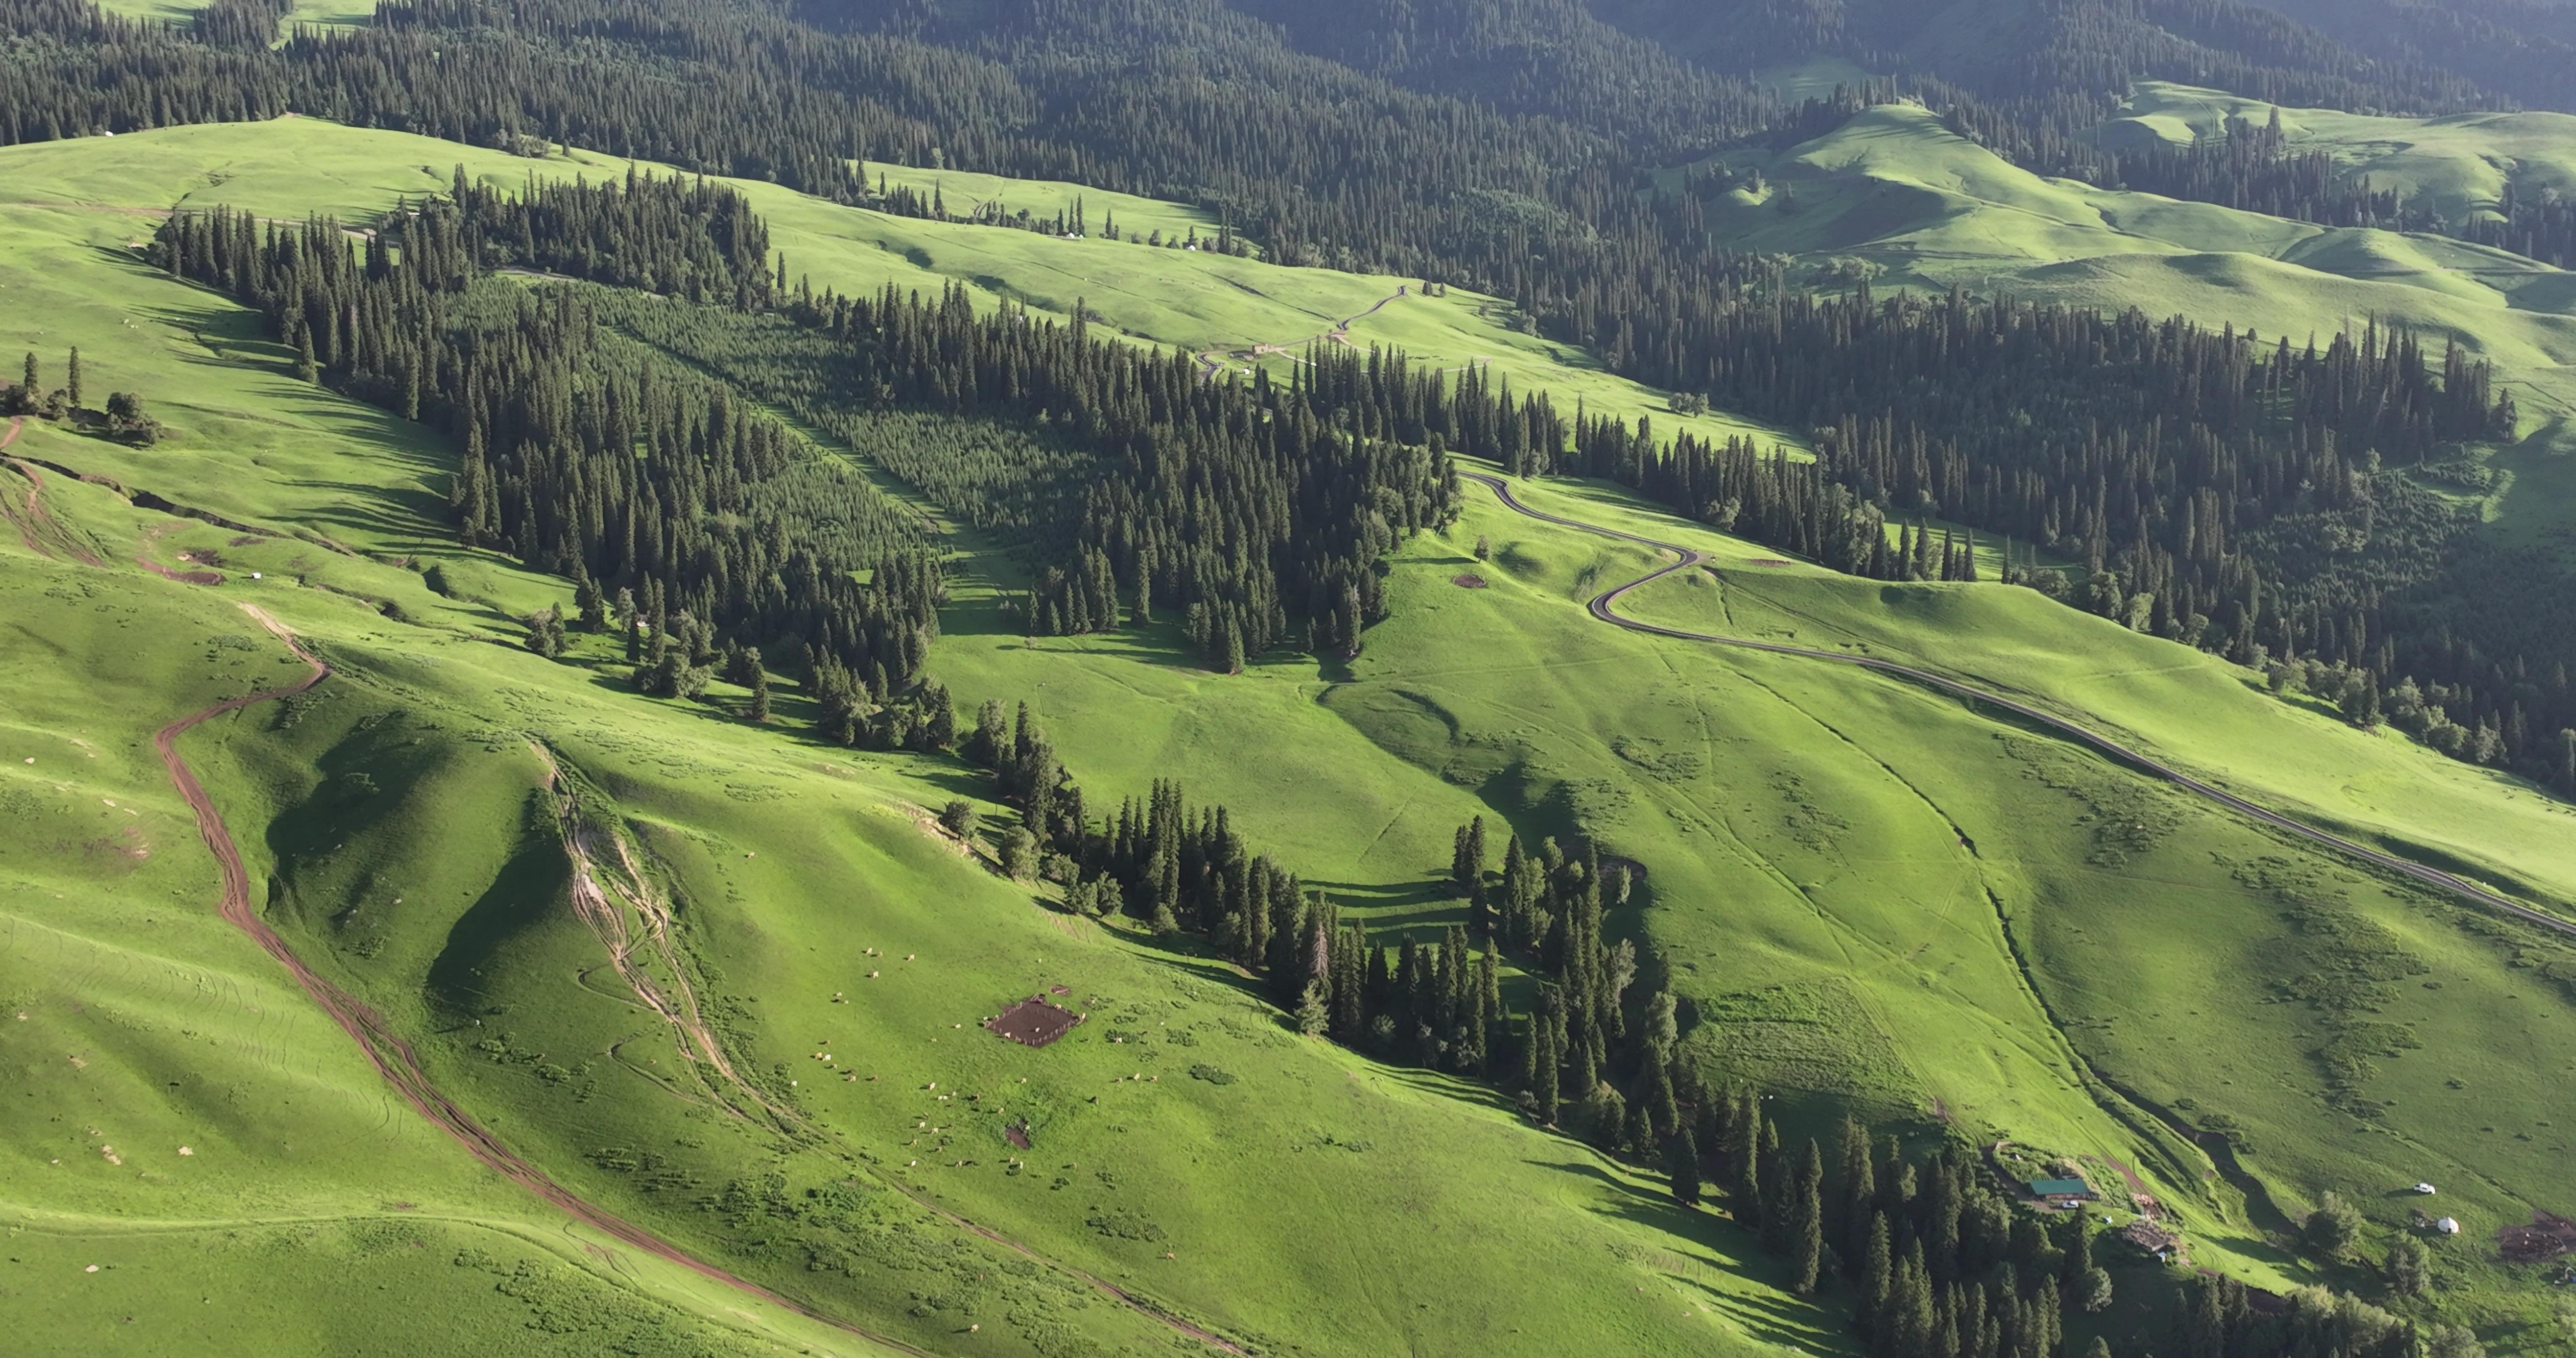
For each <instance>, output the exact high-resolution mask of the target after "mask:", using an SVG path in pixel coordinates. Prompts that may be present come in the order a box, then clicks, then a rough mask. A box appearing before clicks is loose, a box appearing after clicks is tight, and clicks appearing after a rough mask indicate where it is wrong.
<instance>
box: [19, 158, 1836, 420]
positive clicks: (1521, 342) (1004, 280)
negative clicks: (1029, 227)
mask: <svg viewBox="0 0 2576 1358" xmlns="http://www.w3.org/2000/svg"><path fill="white" fill-rule="evenodd" d="M9 155H10V162H9V163H10V165H11V168H12V170H13V174H12V176H11V181H10V182H9V183H6V184H0V203H8V202H13V201H14V202H42V203H49V204H63V205H74V204H77V205H80V206H81V207H82V208H84V209H91V208H97V207H140V208H154V209H161V208H169V207H173V206H180V207H190V206H194V207H204V206H212V205H214V204H217V203H222V204H226V205H229V206H232V207H237V208H243V209H247V210H249V211H252V212H256V213H261V214H267V215H275V216H281V217H301V216H302V215H304V214H305V213H308V212H329V213H334V214H337V215H339V216H341V217H342V218H344V219H349V220H358V219H363V218H366V217H372V216H373V215H375V214H377V213H380V212H383V211H386V210H387V209H389V208H391V207H392V206H393V205H394V203H395V202H396V201H397V200H398V199H399V198H401V197H402V196H405V195H410V196H415V197H417V196H422V195H426V194H431V193H436V192H440V191H443V190H444V189H445V188H446V187H447V186H448V184H449V183H450V182H451V180H452V178H453V175H454V172H455V168H456V167H457V166H458V165H460V164H461V165H463V166H465V167H466V170H467V173H468V174H469V175H471V176H473V177H475V178H476V179H479V180H483V181H488V182H493V183H497V184H501V185H503V186H508V187H515V186H516V185H518V184H521V183H523V182H525V180H526V179H527V177H528V176H529V175H540V176H558V177H565V178H569V177H571V176H573V175H576V174H584V175H588V176H590V177H592V178H594V179H596V178H599V177H602V176H606V175H622V174H624V173H625V172H626V169H627V167H628V162H626V161H623V160H617V159H613V158H610V157H606V156H600V155H596V154H593V153H590V152H586V151H582V150H579V149H578V148H576V149H574V150H573V151H572V152H571V153H570V154H569V155H564V156H556V157H552V158H548V159H544V160H536V159H526V158H520V157H515V156H511V155H508V154H505V153H503V152H499V151H490V150H483V149H479V148H473V147H466V146H460V145H457V144H454V143H450V142H441V141H435V140H432V139H430V138H426V137H417V136H412V135H409V134H406V133H398V132H382V131H373V130H365V129H356V128H346V127H339V126H336V125H333V124H329V123H324V122H320V121H318V120H314V119H308V118H291V117H290V118H281V119H277V120H275V121H272V122H267V123H250V124H222V125H213V126H197V127H173V128H161V129H155V130H153V131H149V132H143V133H137V134H133V135H129V136H125V137H119V138H116V139H114V141H113V144H112V145H111V144H105V143H104V142H103V141H101V140H82V141H70V142H53V143H47V144H43V145H35V146H25V147H13V148H10V151H9ZM645 168H647V169H650V168H653V167H650V166H647V167H645ZM878 168H879V167H875V166H871V167H870V169H871V171H872V175H871V177H872V178H873V172H874V171H875V170H876V169H878ZM883 169H884V172H885V173H886V174H887V176H888V177H889V179H890V181H893V182H904V183H909V184H911V185H913V186H914V187H915V188H919V189H923V190H925V191H926V190H927V189H928V188H929V187H930V186H931V185H933V184H938V185H941V186H943V187H944V188H953V190H954V191H955V192H956V193H957V194H958V195H959V196H960V197H961V198H972V197H974V196H976V195H977V193H978V191H979V190H981V191H985V192H988V193H989V194H991V195H995V196H1000V197H1003V198H1004V199H1005V200H1006V201H1007V202H1009V203H1011V204H1012V205H1014V206H1026V207H1029V208H1030V209H1031V210H1032V211H1035V210H1037V209H1039V208H1040V207H1041V206H1043V207H1044V208H1045V209H1046V210H1047V211H1048V212H1049V213H1052V212H1053V211H1054V209H1055V208H1056V207H1059V206H1067V205H1069V202H1070V197H1071V196H1072V194H1073V193H1075V192H1076V191H1077V190H1078V192H1079V193H1080V194H1081V196H1082V197H1083V199H1084V202H1085V204H1086V210H1088V211H1102V210H1111V211H1115V212H1116V214H1117V215H1118V217H1119V219H1120V230H1121V231H1122V232H1124V231H1127V230H1129V229H1131V226H1130V222H1131V217H1132V226H1133V228H1136V229H1145V228H1150V227H1151V226H1153V225H1157V224H1159V225H1161V226H1162V227H1163V228H1164V230H1165V232H1166V234H1167V235H1168V234H1170V232H1171V230H1172V228H1174V227H1175V226H1185V224H1195V225H1196V226H1197V227H1198V229H1199V230H1200V231H1201V232H1202V233H1203V234H1213V232H1214V230H1215V223H1214V222H1213V221H1211V220H1208V219H1206V218H1205V217H1204V216H1202V215H1198V214H1193V213H1191V212H1189V211H1188V210H1186V209H1182V208H1178V207H1174V206H1170V205H1164V206H1162V207H1161V208H1159V209H1155V210H1148V209H1144V208H1142V207H1139V206H1135V205H1136V204H1141V203H1143V202H1144V201H1145V200H1130V199H1126V198H1123V197H1121V196H1119V195H1110V194H1097V193H1095V192H1094V191H1092V190H1088V189H1078V186H1072V185H1057V184H1053V183H1047V182H1037V181H1007V183H1008V184H1010V185H1011V187H1009V188H1008V189H1005V188H1004V184H1005V183H1006V181H1002V180H998V179H994V178H992V177H990V176H972V175H963V174H959V173H956V172H953V171H929V170H907V169H904V168H902V167H899V166H889V167H883ZM665 172H666V173H667V171H665ZM728 182H731V183H732V184H733V186H734V187H735V188H737V189H739V190H740V191H741V192H742V193H743V194H744V195H745V196H746V197H748V198H749V199H750V200H751V201H752V203H753V205H754V206H755V207H756V208H757V209H758V210H759V211H760V213H761V214H762V215H763V216H764V217H766V218H767V219H768V221H769V224H770V228H771V231H770V239H771V243H772V244H773V245H774V246H775V247H776V248H777V249H778V251H779V252H780V253H781V254H783V255H784V256H785V257H786V262H787V266H788V270H789V273H790V276H791V277H793V278H797V279H802V280H807V281H810V282H811V283H812V285H813V286H814V287H816V288H824V287H831V288H837V289H839V290H841V291H842V292H844V293H873V292H875V291H877V290H879V289H881V288H883V287H886V286H887V285H889V284H891V285H893V286H894V287H897V288H900V289H906V290H919V291H922V292H925V293H936V292H937V291H938V290H939V289H941V288H944V287H947V286H949V285H950V284H952V283H957V284H963V285H965V286H966V287H967V288H968V290H969V292H970V294H971V295H972V296H973V297H974V298H975V301H976V303H977V305H978V306H981V307H990V306H999V305H1002V304H1003V303H1004V302H1005V301H1008V302H1010V303H1014V304H1017V305H1022V306H1027V307H1029V308H1032V309H1034V310H1038V311H1044V312H1053V313H1055V314H1058V315H1070V314H1071V313H1072V311H1073V309H1074V308H1075V307H1076V306H1077V305H1081V306H1085V307H1088V308H1089V309H1090V311H1091V313H1092V315H1093V316H1094V317H1096V318H1097V319H1098V321H1099V322H1100V323H1102V324H1104V325H1106V326H1108V327H1109V328H1111V329H1113V330H1116V331H1119V332H1122V333H1125V334H1127V335H1130V336H1133V337H1135V338H1137V339H1138V340H1141V341H1146V342H1150V343H1154V344H1160V345H1168V346H1174V347H1178V348H1183V349H1187V350H1189V351H1191V352H1193V353H1206V354H1209V355H1210V356H1211V359H1212V360H1215V361H1222V362H1226V363H1228V364H1229V365H1230V366H1234V367H1237V368H1242V367H1244V366H1246V365H1247V364H1249V363H1252V362H1260V363H1264V364H1267V365H1268V366H1270V367H1271V368H1272V369H1273V370H1274V375H1277V376H1283V377H1284V376H1285V375H1286V370H1287V367H1288V365H1289V364H1291V363H1293V362H1294V361H1295V358H1294V355H1295V353H1296V352H1298V351H1301V350H1302V349H1303V348H1304V347H1305V346H1306V345H1307V344H1309V343H1310V342H1324V341H1325V340H1326V337H1327V336H1328V335H1330V334H1331V333H1332V332H1333V331H1334V330H1335V328H1336V327H1337V326H1338V325H1340V323H1341V322H1343V321H1344V320H1347V319H1350V318H1353V317H1358V316H1360V315H1361V313H1363V312H1368V311H1369V310H1370V308H1372V307H1374V306H1377V304H1378V303H1380V302H1382V301H1384V302H1386V305H1385V306H1384V307H1383V308H1381V309H1379V310H1377V311H1376V312H1375V313H1374V314H1371V315H1369V316H1367V317H1366V318H1365V319H1363V320H1360V321H1358V322H1357V323H1356V324H1354V325H1352V326H1351V327H1350V329H1349V332H1348V336H1349V342H1350V343H1352V344H1355V345H1360V346H1363V347H1364V346H1367V345H1371V344H1379V345H1387V346H1393V347H1400V348H1402V349H1404V350H1405V351H1407V352H1408V353H1410V354H1411V355H1412V356H1413V357H1415V358H1416V359H1418V360H1421V361H1423V362H1425V363H1428V364H1432V365H1434V366H1437V367H1442V368H1451V369H1464V368H1467V367H1469V366H1482V367H1484V368H1485V369H1486V370H1487V371H1488V373H1489V374H1490V375H1491V376H1493V377H1496V378H1501V379H1507V380H1509V381H1510V382H1511V384H1512V385H1513V387H1514V388H1516V389H1520V390H1528V389H1532V388H1536V387H1545V388H1546V389H1548V390H1549V391H1550V392H1551V393H1553V394H1554V396H1555V399H1556V400H1557V401H1558V402H1559V403H1560V404H1561V405H1564V406H1566V407H1568V408H1570V407H1571V406H1572V405H1573V404H1574V402H1575V401H1576V400H1578V399H1580V400H1582V401H1584V402H1585V403H1587V405H1588V407H1589V408H1590V409H1591V410H1592V411H1594V412H1595V413H1601V412H1614V413H1617V414H1619V415H1621V416H1623V417H1624V418H1629V419H1635V418H1637V417H1639V416H1650V417H1652V418H1653V419H1654V421H1655V424H1656V427H1657V428H1658V429H1659V430H1663V431H1664V432H1666V433H1672V432H1676V431H1679V430H1683V429H1688V430H1691V431H1693V432H1695V433H1697V434H1699V435H1700V436H1701V437H1703V438H1709V439H1724V438H1725V437H1727V436H1728V435H1730V434H1740V435H1745V436H1749V437H1754V438H1756V439H1758V440H1760V441H1762V442H1764V443H1765V444H1768V443H1771V442H1781V443H1785V444H1788V445H1790V446H1793V447H1794V446H1797V445H1798V444H1799V442H1800V440H1799V439H1798V438H1797V437H1796V436H1794V435H1792V434H1790V433H1788V432H1786V431H1781V430H1773V429H1768V428H1763V427H1760V426H1755V425H1751V424H1747V423H1745V422H1743V421H1741V420H1738V419H1734V418H1732V417H1729V416H1726V415H1723V414H1707V415H1696V416H1682V415H1677V414H1674V413H1672V412H1671V411H1670V410H1669V409H1668V408H1667V406H1666V400H1665V397H1666V394H1665V393H1661V392H1656V391H1650V390H1648V389H1646V388H1644V387H1641V386H1639V385H1638V384H1636V383H1634V382H1630V381H1627V380H1626V379H1624V378H1620V377H1617V376H1615V375H1613V374H1611V373H1608V372H1605V371H1603V370H1602V369H1601V367H1600V365H1599V363H1598V362H1597V361H1595V360H1593V359H1592V358H1590V357H1589V356H1588V355H1585V354H1584V353H1583V352H1582V351H1580V350H1578V349H1576V348H1573V347H1572V346H1568V345H1563V344H1558V343H1555V342H1552V341H1549V340H1546V339H1542V338H1541V337H1539V336H1536V335H1528V334H1523V333H1521V332H1520V330H1519V329H1518V328H1517V321H1518V318H1517V316H1516V315H1514V314H1512V311H1511V308H1510V306H1509V304H1508V303H1505V302H1503V301H1501V300H1499V299H1496V298H1492V297H1486V296H1483V295H1481V294H1475V293H1470V292H1467V291H1465V290H1463V289H1453V290H1451V291H1450V292H1449V293H1448V294H1447V295H1445V296H1441V297H1428V296H1424V295H1422V291H1421V285H1420V283H1419V282H1418V281H1416V280H1409V279H1403V278H1395V277H1389V276H1383V275H1373V274H1350V273H1340V272H1336V271H1334V270H1330V269H1314V268H1287V267H1283V266H1278V265H1272V264H1267V263H1263V262H1261V261H1259V260H1257V259H1236V258H1231V257H1226V256H1220V255H1216V254H1213V253H1203V252H1193V251H1188V250H1177V249H1169V248H1160V249H1158V248H1156V247H1154V246H1150V245H1144V244H1136V243H1129V242H1125V241H1110V240H1105V239H1089V240H1064V239H1059V238H1057V237H1054V236H1050V235H1043V234H1039V233H1036V232H1031V231H1024V230H1020V229H1017V228H1014V227H997V226H968V225H960V224H955V223H946V222H934V221H927V220H923V219H919V218H908V217H894V216H888V215H885V214H882V213H875V212H866V211H853V210H851V209H848V208H844V207H840V206H838V205H835V204H832V203H829V202H825V201H823V200H820V199H815V198H809V197H806V196H804V195H802V194H797V193H793V192H790V191H788V190H785V189H782V188H779V187H778V186H776V185H773V184H764V183H759V182H756V181H749V180H743V181H728ZM962 207H963V205H962V204H960V205H957V206H952V208H951V210H952V211H959V210H962ZM1399 289H1403V290H1404V295H1403V296H1401V297H1397V296H1396V293H1397V291H1398V290H1399ZM1390 298H1392V299H1393V300H1391V301H1390V300H1388V299H1390ZM1264 345H1268V346H1276V347H1278V348H1280V349H1281V350H1283V351H1284V352H1281V353H1277V354H1271V355H1255V354H1254V353H1253V351H1254V350H1255V349H1256V347H1257V346H1264ZM1229 355H1232V356H1235V357H1227V356H1229Z"/></svg>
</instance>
